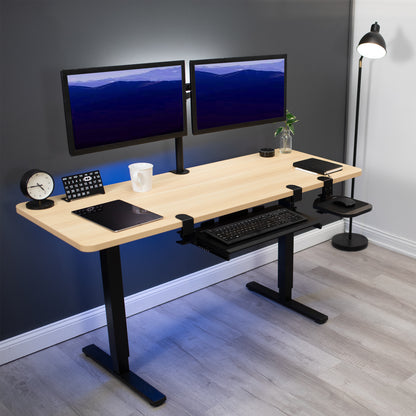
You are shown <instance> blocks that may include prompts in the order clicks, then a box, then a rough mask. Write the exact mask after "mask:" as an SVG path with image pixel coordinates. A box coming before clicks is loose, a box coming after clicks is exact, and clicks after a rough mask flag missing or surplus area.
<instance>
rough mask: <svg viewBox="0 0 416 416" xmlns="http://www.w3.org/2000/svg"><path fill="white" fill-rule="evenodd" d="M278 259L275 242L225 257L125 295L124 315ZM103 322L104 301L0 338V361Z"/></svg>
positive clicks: (334, 226) (313, 234) (315, 238)
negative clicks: (92, 306) (185, 274)
mask: <svg viewBox="0 0 416 416" xmlns="http://www.w3.org/2000/svg"><path fill="white" fill-rule="evenodd" d="M343 230H344V224H343V221H342V220H339V221H336V222H333V223H331V224H328V225H326V226H324V227H323V228H322V229H320V230H318V229H313V230H311V231H309V232H306V233H303V234H300V235H298V236H296V237H295V252H298V251H301V250H304V249H306V248H308V247H312V246H314V245H316V244H319V243H322V242H324V241H327V240H330V239H331V238H332V236H333V235H335V234H337V233H341V232H343ZM275 260H277V244H274V245H271V246H268V247H265V248H262V249H260V250H257V251H254V252H252V253H248V254H245V255H242V256H240V257H237V258H235V259H233V260H230V261H224V262H222V263H219V264H217V265H215V266H212V267H209V268H207V269H204V270H201V271H198V272H195V273H192V274H189V275H187V276H184V277H180V278H178V279H175V280H173V281H170V282H167V283H164V284H161V285H159V286H156V287H153V288H150V289H147V290H144V291H142V292H139V293H135V294H133V295H130V296H127V297H126V298H125V305H126V316H132V315H135V314H137V313H140V312H143V311H144V310H146V309H150V308H153V307H155V306H158V305H161V304H162V303H166V302H169V301H171V300H173V299H177V298H179V297H181V296H184V295H187V294H189V293H192V292H195V291H197V290H200V289H203V288H205V287H208V286H210V285H213V284H215V283H218V282H221V281H223V280H226V279H229V278H230V277H233V276H237V275H238V274H241V273H245V272H247V271H249V270H252V269H255V268H256V267H260V266H262V265H264V264H267V263H270V262H272V261H275ZM105 325H106V318H105V309H104V305H103V306H99V307H97V308H94V309H91V310H89V311H86V312H83V313H80V314H77V315H74V316H71V317H69V318H66V319H63V320H61V321H58V322H54V323H52V324H49V325H46V326H43V327H41V328H37V329H34V330H32V331H29V332H26V333H24V334H21V335H17V336H15V337H13V338H9V339H6V340H4V341H0V365H2V364H5V363H7V362H10V361H13V360H16V359H18V358H21V357H23V356H25V355H28V354H32V353H34V352H36V351H39V350H41V349H44V348H47V347H50V346H52V345H55V344H58V343H60V342H63V341H66V340H68V339H70V338H73V337H76V336H79V335H82V334H85V333H87V332H89V331H92V330H94V329H97V328H100V327H102V326H105Z"/></svg>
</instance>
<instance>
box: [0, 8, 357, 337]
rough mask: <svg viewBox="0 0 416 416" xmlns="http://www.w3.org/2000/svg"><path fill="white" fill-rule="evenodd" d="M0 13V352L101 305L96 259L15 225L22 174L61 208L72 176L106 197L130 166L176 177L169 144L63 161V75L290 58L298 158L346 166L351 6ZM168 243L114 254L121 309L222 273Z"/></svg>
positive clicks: (259, 142)
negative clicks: (128, 301)
mask: <svg viewBox="0 0 416 416" xmlns="http://www.w3.org/2000/svg"><path fill="white" fill-rule="evenodd" d="M0 4H1V9H0V12H1V13H0V19H1V24H0V30H1V36H0V42H1V49H0V53H1V56H0V61H1V64H0V71H1V72H0V81H1V84H0V85H1V90H0V91H1V92H0V100H1V101H0V123H1V124H0V128H1V130H0V139H1V149H0V158H1V160H0V169H1V175H0V181H1V184H0V185H1V194H2V198H1V201H0V204H1V205H0V207H1V208H0V209H1V212H0V221H1V232H0V239H1V250H0V256H1V258H0V263H1V264H0V273H1V280H0V340H1V339H6V338H9V337H12V336H15V335H18V334H20V333H24V332H26V331H29V330H31V329H34V328H37V327H40V326H43V325H46V324H48V323H51V322H54V321H57V320H60V319H63V318H65V317H68V316H71V315H74V314H77V313H80V312H82V311H85V310H88V309H91V308H94V307H96V306H98V305H100V304H102V303H103V298H102V289H101V280H100V269H99V256H98V254H97V253H92V254H85V253H80V252H78V251H77V250H75V249H74V248H72V247H70V246H68V245H67V244H65V243H63V242H61V241H60V240H58V239H57V238H55V237H53V236H52V235H50V234H48V233H47V232H45V231H43V230H41V229H39V228H38V227H36V226H34V225H32V224H31V223H30V222H28V221H27V220H25V219H23V218H21V217H20V216H18V215H17V214H16V212H15V205H16V204H17V203H19V202H21V201H23V200H24V197H23V195H21V193H20V191H19V189H18V185H19V180H20V177H21V175H22V173H23V172H25V171H26V170H27V169H29V168H33V167H38V168H42V169H45V170H47V171H49V172H50V173H52V174H53V175H54V177H55V182H56V189H55V192H54V194H61V193H63V189H62V186H61V184H60V182H61V181H60V178H61V176H64V175H68V174H70V173H74V172H77V171H85V170H88V169H91V168H98V169H100V171H101V173H102V177H103V180H104V183H105V184H110V183H114V182H118V181H121V180H127V179H128V169H127V165H128V164H129V163H130V162H132V161H148V162H151V163H153V164H154V165H155V173H161V172H166V171H168V170H170V169H172V168H173V167H174V143H173V141H172V140H169V141H164V142H157V143H152V144H146V145H141V146H135V147H132V148H123V149H118V150H113V151H106V152H101V153H96V154H89V155H84V156H77V157H71V156H70V155H69V153H68V150H67V145H66V131H65V121H64V112H63V105H62V97H61V86H60V78H59V71H60V70H61V69H69V68H77V67H91V66H93V67H94V66H105V65H119V64H120V65H121V64H130V63H140V62H155V61H167V60H177V59H185V60H186V61H189V60H190V59H204V58H218V57H233V56H249V55H267V54H275V53H287V54H288V108H289V109H290V110H291V111H292V112H294V113H295V114H296V115H297V116H298V118H299V119H300V120H301V122H300V123H299V124H298V125H297V129H296V135H295V139H294V147H295V149H297V150H301V151H305V152H311V153H315V154H319V155H321V156H325V157H329V158H333V159H336V160H342V159H343V150H344V128H345V108H346V88H347V68H348V65H347V59H348V35H349V15H350V0H290V1H289V0H274V1H271V0H210V1H206V0H175V1H171V0H152V1H148V0H134V1H133V0H71V1H65V0H19V1H16V0H0ZM188 79H189V77H188ZM275 127H276V125H266V126H259V127H252V128H246V129H239V130H231V131H227V132H224V133H215V134H207V135H201V136H195V137H193V136H192V135H189V136H187V137H186V138H185V139H184V147H185V164H186V165H188V166H192V165H198V164H201V163H206V162H211V161H215V160H219V159H225V158H229V157H234V156H239V155H244V154H249V153H253V152H256V151H257V150H258V149H259V148H260V147H264V146H275V145H276V143H275V142H274V139H273V131H274V129H275ZM308 198H309V200H308V199H307V201H306V203H308V204H309V203H310V199H311V198H313V195H312V196H308ZM306 203H305V205H306ZM330 220H331V218H328V219H327V221H330ZM176 240H177V234H176V233H175V232H171V233H167V234H165V235H161V236H157V237H152V238H148V239H145V240H142V241H138V242H134V243H130V244H127V245H125V246H123V247H122V248H121V254H122V261H123V272H124V275H125V293H126V295H129V294H132V293H135V292H138V291H141V290H143V289H146V288H149V287H152V286H155V285H158V284H161V283H164V282H167V281H169V280H171V279H175V278H178V277H181V276H184V275H187V274H189V273H192V272H195V271H197V270H201V269H203V268H206V267H208V266H211V265H213V264H215V263H217V262H218V261H219V260H218V259H216V258H215V257H214V256H212V255H210V254H206V253H204V252H202V251H199V250H198V249H197V248H195V247H193V246H186V247H182V246H179V245H178V244H175V241H176Z"/></svg>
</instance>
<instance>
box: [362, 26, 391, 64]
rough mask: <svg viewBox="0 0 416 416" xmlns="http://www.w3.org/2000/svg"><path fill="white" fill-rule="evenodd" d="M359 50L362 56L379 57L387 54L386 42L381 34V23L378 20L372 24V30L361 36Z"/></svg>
mask: <svg viewBox="0 0 416 416" xmlns="http://www.w3.org/2000/svg"><path fill="white" fill-rule="evenodd" d="M357 51H358V53H359V54H360V55H361V56H364V57H366V58H370V59H379V58H382V57H383V56H384V55H385V54H386V52H387V50H386V42H385V41H384V39H383V36H381V35H380V25H379V24H378V23H377V22H375V23H374V24H373V25H371V31H370V32H368V33H367V34H365V35H364V36H363V37H362V38H361V40H360V43H359V44H358V47H357Z"/></svg>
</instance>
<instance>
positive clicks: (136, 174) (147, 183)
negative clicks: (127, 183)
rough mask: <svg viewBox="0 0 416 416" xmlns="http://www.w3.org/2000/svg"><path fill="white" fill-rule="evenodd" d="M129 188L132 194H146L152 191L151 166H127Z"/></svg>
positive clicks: (144, 164)
mask: <svg viewBox="0 0 416 416" xmlns="http://www.w3.org/2000/svg"><path fill="white" fill-rule="evenodd" d="M129 170H130V178H131V186H132V188H133V191H134V192H147V191H150V190H151V189H152V175H153V165H152V164H151V163H132V164H131V165H129Z"/></svg>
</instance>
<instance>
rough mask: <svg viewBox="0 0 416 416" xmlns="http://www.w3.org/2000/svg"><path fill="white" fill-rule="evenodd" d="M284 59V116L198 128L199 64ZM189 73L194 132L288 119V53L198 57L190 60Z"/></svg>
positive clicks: (228, 128)
mask: <svg viewBox="0 0 416 416" xmlns="http://www.w3.org/2000/svg"><path fill="white" fill-rule="evenodd" d="M268 59H270V60H272V59H283V60H284V71H285V72H284V108H283V116H279V117H274V118H270V119H262V120H254V121H247V122H243V123H235V124H228V125H224V126H215V127H210V128H198V124H197V111H198V109H197V103H196V99H195V86H196V84H195V67H196V66H197V65H201V64H202V65H206V64H220V63H229V62H247V61H261V60H268ZM189 74H190V80H191V83H190V88H191V94H190V95H191V120H192V134H194V135H197V134H205V133H213V132H219V131H225V130H232V129H237V128H242V127H251V126H258V125H262V124H268V123H276V122H279V121H284V120H286V109H287V104H286V95H287V54H273V55H260V56H245V57H233V58H214V59H198V60H191V61H189Z"/></svg>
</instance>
